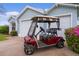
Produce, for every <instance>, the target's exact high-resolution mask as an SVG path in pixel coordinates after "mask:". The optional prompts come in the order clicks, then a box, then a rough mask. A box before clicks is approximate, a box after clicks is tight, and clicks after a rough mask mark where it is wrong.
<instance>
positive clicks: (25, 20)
mask: <svg viewBox="0 0 79 59" xmlns="http://www.w3.org/2000/svg"><path fill="white" fill-rule="evenodd" d="M37 15H42V14H40V13H38V12H36V11H33V10H31V9H27V10H26V12H24V14H22V16H21V17H20V18H19V19H18V20H17V21H18V35H19V36H22V37H24V36H26V35H27V32H28V29H29V26H30V24H31V21H29V20H30V19H31V18H32V17H34V16H37ZM29 22H30V23H29Z"/></svg>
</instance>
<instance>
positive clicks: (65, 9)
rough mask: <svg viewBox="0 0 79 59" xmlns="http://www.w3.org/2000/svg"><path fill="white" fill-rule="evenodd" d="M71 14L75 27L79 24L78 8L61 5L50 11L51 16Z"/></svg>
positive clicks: (72, 23) (72, 25)
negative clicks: (78, 22)
mask: <svg viewBox="0 0 79 59" xmlns="http://www.w3.org/2000/svg"><path fill="white" fill-rule="evenodd" d="M69 14H70V15H71V27H74V26H76V25H77V9H76V8H71V7H66V6H65V7H64V6H62V7H61V6H59V7H56V8H55V9H53V10H51V11H50V12H49V13H48V15H49V16H63V15H69Z"/></svg>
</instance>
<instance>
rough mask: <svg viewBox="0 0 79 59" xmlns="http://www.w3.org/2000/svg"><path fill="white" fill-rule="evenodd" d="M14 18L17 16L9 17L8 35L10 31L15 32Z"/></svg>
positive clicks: (15, 23) (15, 22)
mask: <svg viewBox="0 0 79 59" xmlns="http://www.w3.org/2000/svg"><path fill="white" fill-rule="evenodd" d="M16 17H17V15H11V16H10V17H9V20H8V21H9V33H10V32H11V31H12V30H16V31H17V21H16Z"/></svg>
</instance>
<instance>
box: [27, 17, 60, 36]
mask: <svg viewBox="0 0 79 59" xmlns="http://www.w3.org/2000/svg"><path fill="white" fill-rule="evenodd" d="M31 20H32V23H31V26H30V29H29V32H28V35H29V36H33V35H35V31H36V28H37V27H38V25H37V24H38V23H44V24H48V29H49V28H50V27H51V26H50V24H51V23H56V25H57V26H56V27H57V28H56V29H59V26H60V24H59V19H58V18H57V17H48V16H37V17H33V18H32V19H31Z"/></svg>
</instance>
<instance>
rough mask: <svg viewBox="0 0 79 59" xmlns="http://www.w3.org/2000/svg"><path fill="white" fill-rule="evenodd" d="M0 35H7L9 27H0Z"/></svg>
mask: <svg viewBox="0 0 79 59" xmlns="http://www.w3.org/2000/svg"><path fill="white" fill-rule="evenodd" d="M0 34H9V26H7V25H4V26H0Z"/></svg>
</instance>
